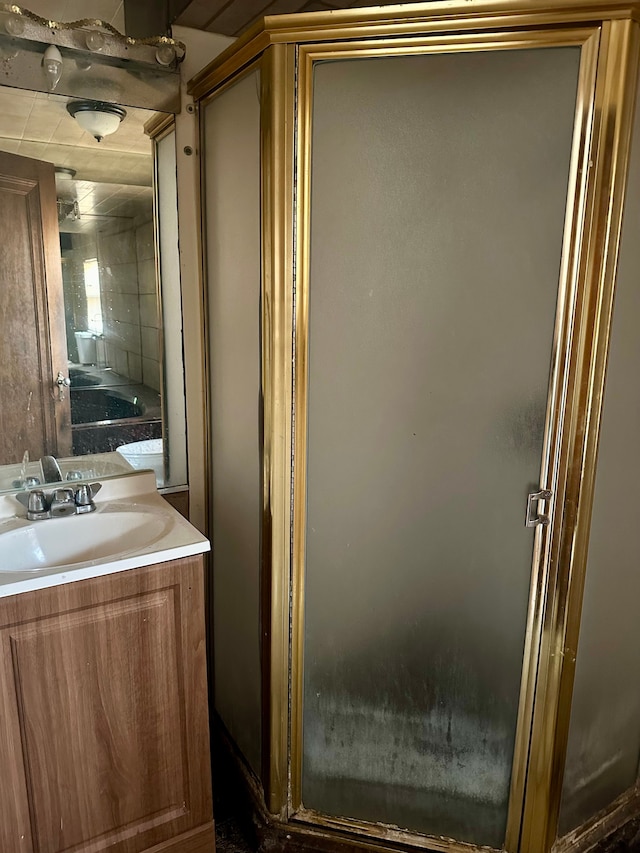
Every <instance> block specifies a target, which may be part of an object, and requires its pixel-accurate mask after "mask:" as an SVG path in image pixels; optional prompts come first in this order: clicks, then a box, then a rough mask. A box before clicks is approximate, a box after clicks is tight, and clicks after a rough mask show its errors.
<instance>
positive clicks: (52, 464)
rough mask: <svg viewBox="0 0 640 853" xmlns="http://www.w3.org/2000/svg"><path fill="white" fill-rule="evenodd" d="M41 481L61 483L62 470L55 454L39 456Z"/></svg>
mask: <svg viewBox="0 0 640 853" xmlns="http://www.w3.org/2000/svg"><path fill="white" fill-rule="evenodd" d="M40 467H41V468H42V481H43V482H44V483H61V482H62V471H61V470H60V466H59V465H58V460H57V459H56V458H55V456H41V457H40Z"/></svg>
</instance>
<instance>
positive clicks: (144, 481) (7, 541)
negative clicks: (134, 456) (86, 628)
mask: <svg viewBox="0 0 640 853" xmlns="http://www.w3.org/2000/svg"><path fill="white" fill-rule="evenodd" d="M116 455H117V454H116ZM65 485H66V484H65ZM95 504H96V510H95V512H90V513H83V514H82V515H73V516H63V517H58V518H47V519H42V520H39V521H28V520H27V518H26V510H25V508H24V506H23V505H22V504H21V503H20V501H18V500H17V499H16V497H15V494H0V598H2V597H5V596H8V595H18V594H20V593H23V592H31V591H34V590H38V589H46V588H47V587H51V586H58V585H60V584H67V583H74V582H75V581H81V580H88V579H90V578H97V577H102V576H104V575H108V574H113V573H115V572H124V571H128V570H130V569H138V568H141V567H143V566H154V565H155V564H157V563H163V562H165V561H167V560H181V559H183V558H186V557H191V556H194V555H196V554H202V553H204V552H205V551H208V550H209V547H210V546H209V542H208V541H207V539H206V538H205V537H204V536H203V535H202V534H201V533H200V532H199V531H198V530H196V528H195V527H192V526H191V525H190V524H189V522H188V521H186V519H184V518H183V517H182V516H181V515H180V514H179V513H177V512H176V511H175V509H173V507H172V506H170V505H169V504H168V503H167V501H165V500H164V498H163V497H161V496H160V494H158V490H157V488H156V478H155V474H154V473H153V471H132V472H131V473H128V474H125V475H123V476H122V477H112V478H108V479H105V480H104V482H102V488H101V489H100V491H98V492H96V498H95Z"/></svg>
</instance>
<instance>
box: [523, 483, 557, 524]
mask: <svg viewBox="0 0 640 853" xmlns="http://www.w3.org/2000/svg"><path fill="white" fill-rule="evenodd" d="M552 495H553V492H552V491H550V490H549V489H540V491H539V492H530V493H529V496H528V498H527V517H526V519H525V522H524V524H525V527H538V525H539V524H542V525H547V524H549V522H550V520H551V519H550V518H549V516H548V515H539V514H538V509H537V506H536V507H535V508H534V504H537V503H538V501H550V500H551V497H552Z"/></svg>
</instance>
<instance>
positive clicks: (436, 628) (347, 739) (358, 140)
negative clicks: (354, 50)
mask: <svg viewBox="0 0 640 853" xmlns="http://www.w3.org/2000/svg"><path fill="white" fill-rule="evenodd" d="M579 62H580V49H579V48H574V47H557V48H556V47H553V48H537V49H522V50H496V51H477V52H469V53H461V54H430V55H417V56H394V57H384V58H368V59H359V58H358V59H345V60H338V61H333V62H329V61H321V62H317V63H316V65H315V73H314V80H313V98H312V113H311V116H312V123H311V129H312V131H311V143H312V146H311V156H312V159H311V200H310V223H311V225H310V228H311V232H310V234H311V236H310V273H309V314H308V317H309V330H308V331H309V355H308V358H309V361H308V434H307V442H308V445H307V451H308V459H307V466H308V467H307V496H306V498H307V516H306V534H305V535H306V557H305V560H306V562H305V622H304V626H305V627H304V711H303V714H304V717H303V748H302V751H303V756H302V801H303V805H304V807H305V808H307V809H313V810H315V811H317V812H321V813H324V814H327V815H331V816H336V817H337V816H345V817H351V818H358V819H361V820H367V821H379V822H382V823H386V824H392V825H395V826H399V827H401V828H405V829H408V830H412V831H418V832H423V833H427V834H429V835H436V836H439V835H441V836H447V837H452V838H455V839H458V840H460V841H469V842H473V843H476V844H487V845H491V846H493V847H496V848H500V847H501V846H502V844H503V841H504V837H505V824H506V819H507V807H508V799H509V785H510V778H511V768H512V761H513V754H514V739H515V730H516V720H517V713H518V700H519V690H520V682H521V672H522V659H523V648H524V641H525V630H526V620H527V608H528V600H529V588H530V579H531V565H532V552H533V539H534V535H533V531H532V530H531V529H528V528H526V527H525V526H524V513H525V506H526V499H527V493H528V492H530V491H531V490H532V489H534V488H536V487H538V485H539V482H540V470H541V458H542V452H543V440H544V424H545V412H546V406H547V396H548V387H549V375H550V363H551V358H552V351H553V340H554V324H555V313H556V303H557V297H558V283H559V276H560V262H561V251H562V239H563V228H564V218H565V207H566V199H567V186H568V179H569V168H570V158H571V147H572V137H573V126H574V117H575V106H576V92H577V82H578V68H579ZM543 485H544V484H543Z"/></svg>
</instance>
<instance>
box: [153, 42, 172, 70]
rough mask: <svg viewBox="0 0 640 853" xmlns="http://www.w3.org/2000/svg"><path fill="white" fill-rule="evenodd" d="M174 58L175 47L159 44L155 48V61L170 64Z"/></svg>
mask: <svg viewBox="0 0 640 853" xmlns="http://www.w3.org/2000/svg"><path fill="white" fill-rule="evenodd" d="M175 58H176V51H175V48H174V47H173V46H172V45H170V44H161V45H160V46H159V47H158V48H157V50H156V62H158V63H159V64H160V65H171V63H172V62H173V60H174V59H175Z"/></svg>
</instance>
